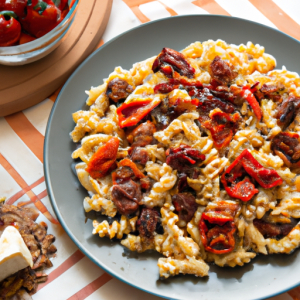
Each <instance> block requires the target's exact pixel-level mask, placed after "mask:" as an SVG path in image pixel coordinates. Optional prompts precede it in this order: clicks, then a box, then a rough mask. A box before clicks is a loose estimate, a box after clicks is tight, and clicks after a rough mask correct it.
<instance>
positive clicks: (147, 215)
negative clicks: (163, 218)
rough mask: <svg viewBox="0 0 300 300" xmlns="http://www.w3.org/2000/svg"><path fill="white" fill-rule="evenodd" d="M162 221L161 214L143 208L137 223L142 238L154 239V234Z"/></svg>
mask: <svg viewBox="0 0 300 300" xmlns="http://www.w3.org/2000/svg"><path fill="white" fill-rule="evenodd" d="M159 220H160V217H159V213H158V212H157V211H156V210H154V209H152V208H143V210H142V212H141V215H140V217H139V219H138V221H137V229H138V231H139V233H140V235H141V236H144V237H147V238H149V239H151V238H153V233H154V231H155V229H156V226H157V224H158V222H159Z"/></svg>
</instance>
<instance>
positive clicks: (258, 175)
mask: <svg viewBox="0 0 300 300" xmlns="http://www.w3.org/2000/svg"><path fill="white" fill-rule="evenodd" d="M248 174H249V175H250V176H251V177H252V178H253V179H255V180H256V181H257V182H258V183H259V184H260V185H261V186H262V187H263V188H272V187H274V186H276V185H279V184H282V179H281V178H280V176H279V175H278V173H277V172H276V171H275V170H272V169H266V168H264V167H263V166H262V165H261V164H260V163H259V162H258V161H257V160H256V159H255V158H254V157H253V156H252V154H251V153H250V152H249V151H248V150H247V149H245V150H244V151H243V152H242V153H241V154H240V155H239V156H238V157H237V158H236V159H235V161H234V162H233V163H232V164H231V165H230V166H229V167H228V168H227V170H226V171H225V172H224V173H223V175H222V176H221V182H222V184H223V185H224V188H225V190H226V192H227V194H228V195H229V196H231V197H233V198H238V199H240V200H242V201H249V200H250V199H251V198H252V197H253V196H254V195H255V194H257V193H258V190H257V189H256V188H255V186H254V184H253V183H252V182H251V181H250V180H249V178H248V177H246V178H245V176H247V175H248Z"/></svg>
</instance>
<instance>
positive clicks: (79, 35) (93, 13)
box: [0, 0, 112, 117]
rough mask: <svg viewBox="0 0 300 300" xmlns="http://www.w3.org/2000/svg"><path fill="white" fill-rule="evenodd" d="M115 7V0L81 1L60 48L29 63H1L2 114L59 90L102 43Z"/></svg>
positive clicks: (28, 104) (37, 100)
mask: <svg viewBox="0 0 300 300" xmlns="http://www.w3.org/2000/svg"><path fill="white" fill-rule="evenodd" d="M111 7H112V0H100V1H99V0H89V1H86V0H83V1H81V2H80V4H79V7H78V11H77V15H76V16H75V20H74V22H73V24H72V25H71V28H70V32H69V33H67V37H66V39H65V40H64V41H63V42H62V44H61V45H60V46H59V47H58V48H57V49H56V50H54V51H53V52H52V53H50V54H49V55H47V56H46V57H44V58H42V59H41V60H38V61H36V62H33V63H30V64H28V65H24V66H3V65H0V116H1V117H2V116H6V115H9V114H12V113H15V112H17V111H20V110H23V109H26V108H28V107H30V106H33V105H35V104H37V103H39V102H41V101H43V100H45V99H46V98H47V97H48V96H50V95H51V94H52V93H53V92H54V91H55V90H56V89H58V88H59V87H60V86H61V85H62V84H63V83H64V82H65V81H66V80H67V79H68V77H69V76H70V75H71V73H72V72H73V71H74V70H75V69H76V67H77V66H78V65H79V64H80V63H81V62H82V61H83V60H84V59H85V58H86V57H87V56H88V55H89V54H91V53H92V52H93V51H94V50H95V48H96V47H97V45H98V44H99V41H100V38H101V36H102V34H103V32H104V30H105V28H106V25H107V22H108V19H109V16H110V11H111Z"/></svg>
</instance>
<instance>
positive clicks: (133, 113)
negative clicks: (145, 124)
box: [117, 98, 161, 128]
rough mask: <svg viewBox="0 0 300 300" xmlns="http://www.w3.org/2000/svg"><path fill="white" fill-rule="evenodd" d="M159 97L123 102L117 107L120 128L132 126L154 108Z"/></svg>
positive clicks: (158, 101)
mask: <svg viewBox="0 0 300 300" xmlns="http://www.w3.org/2000/svg"><path fill="white" fill-rule="evenodd" d="M160 102H161V99H159V98H155V99H147V100H139V101H134V102H130V103H123V104H122V105H121V106H119V107H118V108H117V115H118V117H119V125H120V127H121V128H124V127H129V126H134V125H136V124H137V123H138V122H139V121H141V120H142V119H143V118H144V117H145V116H147V115H148V114H149V113H150V112H151V111H152V109H154V108H155V107H156V106H157V105H159V103H160Z"/></svg>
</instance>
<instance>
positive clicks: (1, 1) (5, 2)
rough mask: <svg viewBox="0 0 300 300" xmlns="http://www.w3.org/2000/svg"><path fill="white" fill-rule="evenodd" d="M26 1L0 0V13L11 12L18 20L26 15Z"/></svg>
mask: <svg viewBox="0 0 300 300" xmlns="http://www.w3.org/2000/svg"><path fill="white" fill-rule="evenodd" d="M26 6H27V0H0V11H5V10H8V11H13V12H14V13H15V14H16V15H17V16H18V17H19V18H23V17H24V16H25V13H26Z"/></svg>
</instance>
